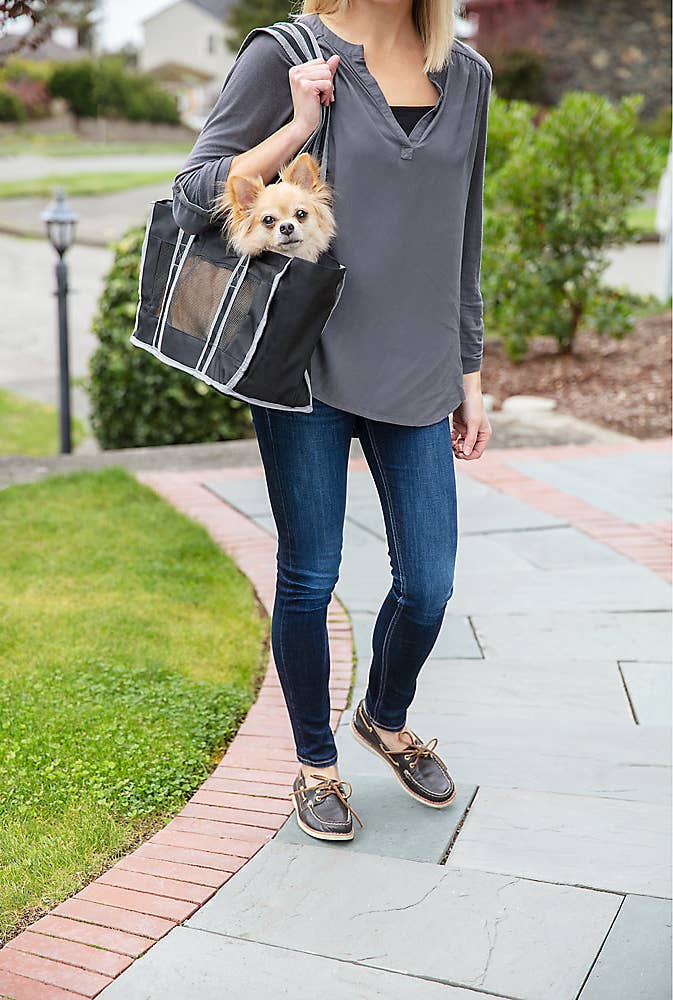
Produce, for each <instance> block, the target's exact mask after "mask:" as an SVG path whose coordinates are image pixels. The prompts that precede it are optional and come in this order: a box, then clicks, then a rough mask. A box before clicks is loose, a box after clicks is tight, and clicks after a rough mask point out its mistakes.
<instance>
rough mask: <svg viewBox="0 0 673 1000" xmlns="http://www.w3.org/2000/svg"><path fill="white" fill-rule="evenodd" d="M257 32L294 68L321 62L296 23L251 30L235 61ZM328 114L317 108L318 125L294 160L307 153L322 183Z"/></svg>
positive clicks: (306, 30)
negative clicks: (279, 49)
mask: <svg viewBox="0 0 673 1000" xmlns="http://www.w3.org/2000/svg"><path fill="white" fill-rule="evenodd" d="M260 31H263V32H265V33H266V34H268V35H272V36H273V37H274V38H275V39H276V41H277V42H279V43H280V45H282V46H283V48H284V50H285V52H286V53H287V54H288V56H289V57H290V59H292V61H293V62H294V64H295V65H296V66H298V65H300V64H301V63H303V62H308V61H309V60H311V59H322V58H324V57H323V54H322V51H321V49H320V45H319V44H318V40H317V38H316V37H315V35H314V34H313V32H312V31H311V29H310V28H309V27H308V26H307V25H305V24H301V23H300V22H299V21H296V22H294V21H276V22H275V23H274V24H270V25H268V26H266V27H262V28H253V29H252V31H250V32H249V33H248V34H247V35H246V37H245V38H244V40H243V42H242V44H241V46H240V48H239V50H238V52H237V53H236V59H238V57H239V56H240V54H241V52H243V50H244V49H245V48H247V46H248V45H249V43H250V41H251V40H252V38H253V37H254V36H255V35H256V34H258V33H259V32H260ZM330 110H331V108H330V105H329V104H327V105H325V104H321V105H320V122H319V124H318V126H317V127H316V129H315V130H314V131H313V132H312V133H311V135H310V136H309V137H308V139H307V140H306V142H305V143H304V144H303V146H302V147H301V149H299V150H298V151H297V153H296V155H295V157H294V158H295V159H296V157H297V156H301V154H302V153H308V152H310V153H311V154H312V155H313V156H315V158H316V160H318V161H319V163H320V177H321V178H322V180H325V178H326V177H327V156H328V151H329V132H330Z"/></svg>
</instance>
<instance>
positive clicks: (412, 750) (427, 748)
mask: <svg viewBox="0 0 673 1000" xmlns="http://www.w3.org/2000/svg"><path fill="white" fill-rule="evenodd" d="M400 736H408V737H409V743H408V745H407V746H405V747H404V751H403V752H404V759H405V760H408V761H410V764H409V768H410V769H411V770H413V768H414V767H416V765H417V764H418V762H419V760H421V758H422V757H433V756H434V753H435V748H436V746H437V744H438V743H439V740H438V739H437V737H436V736H433V738H432V739H431V740H428V742H427V743H422V742H420V741H419V742H418V743H416V742H414V741H415V739H417V737H415V736H414V734H413V733H412V732H410V731H409V730H408V729H405V730H403V732H402V733H400Z"/></svg>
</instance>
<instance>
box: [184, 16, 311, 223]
mask: <svg viewBox="0 0 673 1000" xmlns="http://www.w3.org/2000/svg"><path fill="white" fill-rule="evenodd" d="M291 66H292V61H291V59H290V57H289V56H288V55H287V54H286V52H285V51H284V49H283V47H282V46H281V45H280V44H279V43H278V42H277V41H276V39H275V38H273V37H272V36H271V35H267V34H264V33H263V32H260V33H259V34H257V35H255V36H254V38H252V39H251V40H250V42H249V43H248V45H247V46H246V48H245V49H244V50H243V52H242V53H241V55H240V56H239V57H238V59H237V60H236V62H235V63H234V64H233V66H232V67H231V70H230V71H229V74H228V76H227V78H226V79H225V81H224V85H223V87H222V90H221V92H220V96H219V98H218V99H217V102H216V104H215V106H214V107H213V109H212V111H211V113H210V115H209V116H208V119H207V121H206V123H205V125H204V126H203V128H202V130H201V132H200V134H199V136H198V138H197V140H196V143H195V144H194V147H193V149H192V151H191V153H190V154H189V156H188V158H187V161H186V163H185V165H184V167H183V168H182V169H181V170H180V172H179V173H178V174H177V176H176V178H175V182H174V184H173V216H174V218H175V221H176V223H177V225H178V226H180V228H181V229H184V231H185V232H186V233H189V234H196V233H199V232H201V231H202V230H203V229H205V228H206V227H207V226H208V224H209V221H210V216H211V212H212V209H213V206H214V203H215V200H216V198H217V196H218V194H219V193H220V191H221V189H222V186H223V184H224V182H225V181H226V179H227V175H228V173H229V169H230V167H231V162H232V160H233V159H234V157H235V156H238V155H239V154H240V153H244V152H246V151H247V150H248V149H251V148H252V147H253V146H256V145H257V144H258V143H260V142H262V141H263V140H264V139H266V138H267V137H268V136H269V135H271V134H272V133H273V132H276V131H277V130H278V129H279V128H281V126H282V125H284V124H286V122H288V121H290V119H291V117H292V111H293V108H292V95H291V91H290V81H289V77H288V72H289V69H290V67H291Z"/></svg>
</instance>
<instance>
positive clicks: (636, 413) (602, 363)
mask: <svg viewBox="0 0 673 1000" xmlns="http://www.w3.org/2000/svg"><path fill="white" fill-rule="evenodd" d="M482 385H483V389H484V392H485V393H490V394H491V395H492V396H493V400H494V409H496V410H498V409H500V407H501V405H502V403H503V401H504V400H505V399H506V398H507V397H508V396H516V395H527V396H548V397H551V398H553V399H555V400H556V401H557V410H558V411H559V412H563V413H570V414H572V415H573V416H575V417H579V418H580V419H581V418H585V419H586V420H590V421H591V422H592V423H595V424H601V425H602V426H604V427H609V428H610V429H611V430H615V431H619V432H621V433H623V434H630V435H632V436H633V437H637V438H657V437H666V436H668V435H670V434H671V313H670V312H665V313H660V314H659V315H656V316H649V317H647V318H646V319H642V320H639V321H638V323H637V324H636V326H635V328H634V330H633V332H632V333H630V334H628V335H627V336H626V337H625V338H624V339H623V340H615V339H613V338H612V337H609V336H603V337H599V336H598V335H596V334H594V333H589V332H582V333H580V334H579V335H578V337H577V339H576V342H575V346H574V349H573V353H572V354H566V355H561V354H558V353H557V352H556V347H555V344H554V343H552V342H551V341H547V340H546V339H545V340H538V341H535V340H533V341H532V342H531V346H530V350H529V353H528V355H527V357H526V359H525V361H523V362H522V363H518V364H515V363H514V362H513V361H510V360H509V358H508V357H507V355H506V354H505V351H504V349H503V347H502V344H501V343H500V342H499V341H487V343H486V347H485V350H484V364H483V372H482Z"/></svg>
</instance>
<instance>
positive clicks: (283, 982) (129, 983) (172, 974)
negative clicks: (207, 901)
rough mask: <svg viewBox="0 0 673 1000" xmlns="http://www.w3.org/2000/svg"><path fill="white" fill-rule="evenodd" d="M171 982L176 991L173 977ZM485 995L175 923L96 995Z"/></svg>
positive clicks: (440, 999) (135, 998)
mask: <svg viewBox="0 0 673 1000" xmlns="http://www.w3.org/2000/svg"><path fill="white" fill-rule="evenodd" d="M177 983H179V993H176V984H177ZM307 983H309V984H310V989H309V995H310V996H311V997H316V998H318V997H319V998H320V1000H482V998H483V1000H487V998H486V995H485V994H483V993H476V992H474V991H473V990H463V989H460V988H459V987H446V986H443V985H441V984H439V983H431V982H428V981H426V980H422V979H416V978H413V977H411V976H400V975H396V974H395V973H392V972H383V971H381V970H380V969H370V968H367V967H366V966H363V965H353V964H351V963H348V962H337V961H334V960H333V959H329V958H323V957H321V956H319V955H307V954H304V953H302V954H300V955H298V954H297V952H296V951H291V950H289V949H287V948H277V947H273V948H272V947H269V946H268V945H264V944H258V943H257V942H255V941H244V940H242V939H241V938H235V937H225V936H223V935H221V934H208V933H205V932H203V931H200V930H195V929H194V928H192V927H185V926H182V927H175V928H174V929H173V930H172V931H171V932H170V933H169V934H167V935H166V937H165V938H162V940H161V941H158V942H157V943H156V944H155V945H154V947H153V948H152V949H151V950H150V951H149V952H148V953H147V954H146V955H143V956H142V957H141V958H139V959H137V961H135V962H134V963H133V965H132V966H131V968H130V969H128V971H127V972H125V973H124V975H123V976H122V977H121V978H120V979H117V980H115V981H114V982H113V983H111V984H110V986H108V987H107V988H106V989H104V990H103V992H102V993H100V994H99V996H100V997H101V998H104V1000H167V998H169V997H171V998H175V1000H223V998H224V997H231V998H232V1000H234V998H236V1000H237V998H239V997H245V998H246V1000H276V998H281V997H286V998H288V1000H295V998H296V997H300V996H303V995H304V994H305V992H306V984H307Z"/></svg>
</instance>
